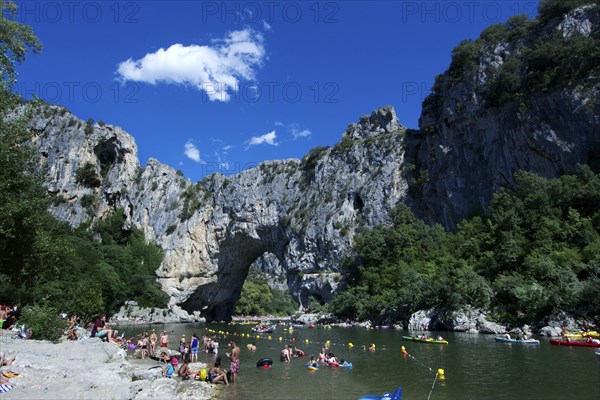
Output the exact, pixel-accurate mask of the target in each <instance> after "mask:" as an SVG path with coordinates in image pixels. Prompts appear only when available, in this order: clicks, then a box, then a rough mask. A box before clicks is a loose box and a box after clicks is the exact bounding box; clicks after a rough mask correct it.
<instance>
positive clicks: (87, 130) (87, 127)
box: [83, 118, 94, 136]
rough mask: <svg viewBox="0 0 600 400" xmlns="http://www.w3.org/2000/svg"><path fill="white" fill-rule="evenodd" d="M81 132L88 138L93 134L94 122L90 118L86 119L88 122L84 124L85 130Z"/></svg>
mask: <svg viewBox="0 0 600 400" xmlns="http://www.w3.org/2000/svg"><path fill="white" fill-rule="evenodd" d="M83 132H84V133H85V134H86V135H88V136H89V135H91V134H92V133H94V120H93V119H92V118H88V120H87V121H86V122H85V128H84V129H83Z"/></svg>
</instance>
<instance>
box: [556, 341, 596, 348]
mask: <svg viewBox="0 0 600 400" xmlns="http://www.w3.org/2000/svg"><path fill="white" fill-rule="evenodd" d="M550 344H553V345H555V346H578V347H600V343H588V342H582V341H579V342H578V341H575V340H569V341H567V340H558V339H551V340H550Z"/></svg>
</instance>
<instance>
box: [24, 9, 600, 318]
mask: <svg viewBox="0 0 600 400" xmlns="http://www.w3.org/2000/svg"><path fill="white" fill-rule="evenodd" d="M599 20H600V19H599V17H598V7H597V6H586V7H580V8H577V9H575V10H572V11H571V12H569V14H567V15H564V16H561V17H557V18H553V19H550V20H548V21H544V22H543V23H542V22H535V23H533V22H531V21H525V20H523V19H519V20H513V21H512V22H510V24H507V25H506V26H505V27H504V28H494V29H496V30H493V29H492V30H490V31H487V30H486V32H484V35H482V38H481V39H479V40H477V41H475V42H473V43H466V44H464V45H461V46H459V48H457V50H455V57H454V60H453V63H452V65H451V66H450V68H449V70H448V71H447V72H446V73H444V74H443V75H441V76H439V77H438V78H437V79H436V85H435V87H434V91H433V94H432V95H431V96H430V97H429V98H428V99H427V100H426V101H425V103H424V105H423V112H422V115H421V119H420V130H418V131H414V130H407V129H406V128H405V127H403V126H402V125H401V124H400V123H399V122H398V120H397V118H396V115H395V112H394V109H393V108H392V107H383V108H381V109H379V110H376V111H374V112H373V113H372V114H371V115H365V116H363V117H361V118H360V120H359V122H358V123H356V124H351V125H350V126H349V127H348V128H347V130H346V132H345V133H344V134H343V136H342V139H341V141H340V142H339V143H338V144H336V145H335V146H333V147H332V148H315V149H313V150H312V151H311V152H310V153H309V154H307V155H306V156H305V157H304V158H303V159H302V160H298V159H289V160H280V161H268V162H264V163H261V164H260V165H259V166H258V167H257V168H253V169H248V170H246V171H244V172H241V173H239V174H236V175H232V176H228V177H225V176H223V175H220V174H213V175H210V176H208V177H206V178H205V179H204V180H203V181H202V182H198V183H192V182H190V181H189V180H186V179H185V178H184V177H183V176H182V175H181V174H180V173H178V172H177V171H176V170H175V169H173V168H171V167H169V166H167V165H164V164H161V163H160V162H159V161H157V160H154V159H151V160H149V161H148V163H147V165H146V166H145V167H141V166H140V163H139V161H138V158H137V149H136V145H135V142H134V141H133V139H132V138H131V136H130V135H129V134H127V133H126V132H125V131H123V130H122V129H120V128H118V127H113V126H110V125H105V124H98V123H96V124H90V123H84V122H82V121H80V120H78V119H77V118H75V117H74V116H73V115H71V114H70V113H69V112H68V111H67V110H65V109H64V108H61V107H57V106H40V105H31V107H37V110H36V111H37V112H36V113H35V115H36V116H35V118H34V119H33V120H32V121H31V123H30V128H31V129H32V131H34V133H35V137H34V139H33V143H34V144H35V145H36V146H37V148H38V149H39V155H40V160H41V162H43V163H44V164H45V165H46V166H47V178H48V179H47V187H48V191H49V192H50V193H51V194H52V195H53V196H54V201H53V204H52V206H51V211H52V213H53V214H54V215H55V216H56V217H58V218H60V219H62V220H66V221H68V222H69V223H71V224H72V225H74V226H76V225H79V224H80V223H82V222H83V221H86V220H88V219H90V218H92V219H94V218H102V217H103V216H105V215H108V214H109V213H112V212H114V211H115V210H116V209H118V208H122V209H123V210H124V212H125V214H126V218H127V223H128V224H130V225H132V226H136V227H139V228H141V229H142V230H143V231H144V233H145V235H146V238H147V239H148V240H151V241H154V242H156V243H157V244H159V245H160V246H161V247H162V248H163V250H164V252H165V258H164V261H163V263H162V265H161V267H160V268H159V269H158V271H157V276H158V280H159V282H160V284H161V286H162V288H163V289H164V290H165V291H166V292H167V293H168V294H169V295H170V296H171V304H172V305H174V304H178V305H180V306H181V307H183V308H184V309H186V310H188V311H201V312H202V314H203V315H204V316H206V317H207V319H209V320H211V319H224V318H227V317H229V316H230V314H231V312H232V310H233V307H234V306H235V303H236V301H237V299H238V298H239V295H240V291H241V287H242V284H243V282H244V279H245V278H246V276H247V274H248V270H249V267H250V266H251V265H253V264H254V265H255V266H257V267H259V268H260V269H262V270H263V271H265V272H267V273H268V274H269V276H270V277H271V284H272V285H277V286H279V287H282V288H289V290H290V291H291V293H292V294H293V296H294V297H295V298H297V299H298V300H299V301H300V302H301V304H304V305H305V304H306V302H307V300H308V298H309V297H310V296H313V297H316V298H317V299H318V300H320V301H323V302H326V301H328V300H330V299H331V296H332V293H333V292H334V291H335V290H336V288H337V286H338V285H339V283H340V275H339V263H340V260H341V258H342V257H343V256H344V255H345V254H347V251H348V250H349V249H350V246H351V244H352V240H353V237H354V235H355V233H356V232H357V230H359V229H361V227H370V226H374V225H376V224H382V223H388V222H389V221H390V212H391V210H392V209H393V208H394V207H395V206H396V205H397V204H398V203H399V202H406V203H408V204H409V205H411V207H412V208H413V209H414V210H415V211H416V212H417V213H418V214H420V215H421V216H423V217H425V218H426V219H427V220H428V221H430V222H440V223H442V224H443V225H444V226H446V227H448V228H452V227H454V226H455V225H456V224H457V223H458V222H459V221H460V220H461V219H462V218H464V217H466V216H469V215H471V214H475V213H479V212H481V211H483V210H485V209H486V208H487V205H488V204H489V201H490V198H491V195H492V193H493V192H494V191H496V190H497V189H498V188H500V187H502V186H505V185H510V184H511V182H512V180H513V175H514V173H515V172H516V171H518V170H520V169H525V170H530V171H534V172H536V173H538V174H540V175H543V176H547V177H550V176H556V175H559V174H561V173H564V172H568V171H572V170H573V169H575V168H576V165H577V164H578V163H588V164H592V165H593V164H594V161H595V159H596V158H597V156H598V154H600V153H599V151H600V140H599V139H600V135H599V133H600V132H599V126H600V123H599V122H600V121H599V119H600V105H599V99H600V93H599V90H600V80H599V77H598V75H597V74H595V71H597V69H594V68H596V67H595V66H594V65H600V63H597V64H593V65H592V67H593V68H588V69H587V70H586V69H585V68H584V69H583V72H585V74H586V75H585V76H579V75H578V76H571V78H569V79H567V78H565V77H561V79H555V80H554V81H551V82H550V84H549V83H547V82H545V81H544V82H542V83H540V82H538V81H536V80H535V79H537V77H538V75H536V74H534V75H531V74H532V70H533V71H535V68H538V69H539V71H541V72H539V74H541V75H539V76H541V77H545V76H546V75H544V74H546V73H547V72H548V71H547V70H544V69H543V67H544V65H543V63H541V64H540V62H539V59H540V54H542V55H544V54H543V52H540V51H539V43H545V41H546V40H550V39H552V40H554V41H556V43H558V44H561V43H562V44H565V45H569V44H573V43H575V44H577V45H578V46H584V47H585V46H586V45H589V43H588V42H587V41H590V42H592V43H596V42H595V41H597V40H598V21H599ZM532 24H534V25H532ZM561 38H562V39H561ZM572 41H575V42H572ZM563 42H564V43H563ZM536 43H538V44H536ZM553 43H554V42H553ZM536 46H537V47H536ZM598 48H600V46H599V47H598ZM591 49H592V51H591V52H590V53H592V55H593V54H595V53H594V50H593V49H594V47H593V46H592V48H591ZM536 51H537V53H536ZM563 53H565V52H564V51H563ZM561 54H562V53H561ZM573 54H575V55H576V52H573ZM563 56H565V55H564V54H563ZM567 56H568V54H567ZM536 57H537V58H536ZM594 60H595V59H594ZM551 61H552V60H550V61H549V62H548V63H549V64H551ZM585 61H586V60H581V62H582V65H585ZM570 62H571V63H573V61H572V60H571V61H570ZM568 65H570V64H568ZM540 68H541V69H540ZM561 68H562V67H561V65H558V66H557V67H556V68H555V69H554V70H553V71H555V70H556V69H557V70H558V71H559V72H560V71H561ZM581 71H582V69H581V68H580V69H579V70H578V71H575V72H576V73H579V74H581V73H582V72H581ZM590 71H594V73H590ZM567 72H568V71H567ZM575 72H574V73H575ZM549 76H550V78H552V77H553V76H554V75H549ZM492 89H493V90H492ZM83 172H85V174H84V173H83Z"/></svg>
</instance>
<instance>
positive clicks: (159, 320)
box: [110, 301, 206, 325]
mask: <svg viewBox="0 0 600 400" xmlns="http://www.w3.org/2000/svg"><path fill="white" fill-rule="evenodd" d="M110 322H111V323H116V324H119V325H125V324H169V323H177V322H206V319H204V318H203V317H202V316H201V315H200V312H199V311H194V312H193V313H191V314H189V313H188V312H187V311H185V310H184V309H182V308H181V307H179V306H177V305H173V306H172V307H169V308H167V309H164V308H148V307H140V306H138V304H137V303H136V302H135V301H128V302H126V303H125V305H124V306H122V307H121V309H120V310H119V312H118V313H116V314H115V315H113V316H111V318H110Z"/></svg>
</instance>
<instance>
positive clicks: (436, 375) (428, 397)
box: [427, 374, 438, 400]
mask: <svg viewBox="0 0 600 400" xmlns="http://www.w3.org/2000/svg"><path fill="white" fill-rule="evenodd" d="M437 377H438V374H435V378H433V385H431V390H430V391H429V396H427V400H429V399H430V398H431V393H433V388H434V387H435V381H436V380H437Z"/></svg>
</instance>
